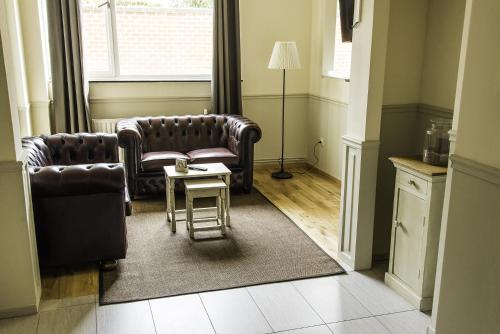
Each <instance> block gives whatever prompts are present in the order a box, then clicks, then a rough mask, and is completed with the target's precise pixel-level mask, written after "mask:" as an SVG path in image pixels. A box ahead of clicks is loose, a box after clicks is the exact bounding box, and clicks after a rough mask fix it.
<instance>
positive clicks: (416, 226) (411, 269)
mask: <svg viewBox="0 0 500 334" xmlns="http://www.w3.org/2000/svg"><path fill="white" fill-rule="evenodd" d="M397 196H398V201H397V214H396V222H395V223H394V228H395V232H394V242H393V247H394V249H393V263H392V265H393V266H392V267H393V270H392V271H393V274H394V275H396V276H397V277H399V279H401V280H402V281H403V282H405V283H406V284H407V285H408V286H410V287H411V288H413V289H417V286H418V281H419V263H420V254H421V241H422V233H423V224H424V221H425V201H424V200H423V199H421V198H420V197H417V196H415V195H413V194H411V193H409V192H407V191H405V190H404V189H402V188H398V194H397Z"/></svg>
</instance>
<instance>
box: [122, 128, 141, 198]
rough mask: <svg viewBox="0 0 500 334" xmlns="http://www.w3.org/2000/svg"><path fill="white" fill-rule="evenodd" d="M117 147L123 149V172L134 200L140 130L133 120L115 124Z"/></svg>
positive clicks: (139, 148) (138, 165) (139, 155)
mask: <svg viewBox="0 0 500 334" xmlns="http://www.w3.org/2000/svg"><path fill="white" fill-rule="evenodd" d="M116 132H117V134H118V145H119V146H120V147H122V148H123V149H124V151H125V152H124V153H125V170H126V174H127V186H128V189H129V194H130V195H131V197H132V198H134V195H135V191H136V178H137V176H138V174H139V167H140V164H141V157H142V137H143V133H142V129H141V128H140V126H139V124H138V123H137V121H136V120H135V119H124V120H121V121H119V122H118V123H117V124H116Z"/></svg>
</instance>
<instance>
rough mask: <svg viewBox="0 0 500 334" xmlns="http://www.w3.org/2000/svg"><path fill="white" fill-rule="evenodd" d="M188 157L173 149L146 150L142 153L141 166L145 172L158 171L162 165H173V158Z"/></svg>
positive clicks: (161, 168)
mask: <svg viewBox="0 0 500 334" xmlns="http://www.w3.org/2000/svg"><path fill="white" fill-rule="evenodd" d="M180 158H184V159H187V160H189V157H188V156H187V155H185V154H183V153H180V152H175V151H163V152H148V153H144V154H143V155H142V161H141V167H142V170H143V171H145V172H159V171H162V170H163V166H171V165H175V159H180Z"/></svg>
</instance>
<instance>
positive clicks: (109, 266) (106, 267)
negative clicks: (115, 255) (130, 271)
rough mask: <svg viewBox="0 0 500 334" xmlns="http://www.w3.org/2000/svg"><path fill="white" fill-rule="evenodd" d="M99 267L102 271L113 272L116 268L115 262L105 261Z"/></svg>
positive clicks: (116, 262)
mask: <svg viewBox="0 0 500 334" xmlns="http://www.w3.org/2000/svg"><path fill="white" fill-rule="evenodd" d="M99 267H100V268H101V270H102V271H113V270H115V269H116V267H118V261H117V260H106V261H101V262H100V263H99Z"/></svg>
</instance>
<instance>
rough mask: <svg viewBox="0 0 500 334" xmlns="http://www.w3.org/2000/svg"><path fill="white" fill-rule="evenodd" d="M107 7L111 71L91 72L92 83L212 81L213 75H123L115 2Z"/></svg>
mask: <svg viewBox="0 0 500 334" xmlns="http://www.w3.org/2000/svg"><path fill="white" fill-rule="evenodd" d="M102 5H104V6H106V8H107V11H106V34H107V42H108V56H109V59H108V65H109V68H110V70H109V71H99V72H89V73H88V75H89V80H90V81H211V80H212V75H211V74H182V75H165V74H160V75H122V74H121V73H120V55H119V51H118V33H117V28H116V6H115V0H103V3H102Z"/></svg>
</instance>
